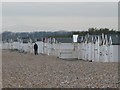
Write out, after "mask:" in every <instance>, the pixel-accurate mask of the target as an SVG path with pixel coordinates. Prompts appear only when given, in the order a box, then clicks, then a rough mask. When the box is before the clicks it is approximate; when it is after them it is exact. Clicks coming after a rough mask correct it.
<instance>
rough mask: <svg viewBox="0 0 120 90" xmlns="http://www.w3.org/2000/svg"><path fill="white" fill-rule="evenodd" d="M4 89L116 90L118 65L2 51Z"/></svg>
mask: <svg viewBox="0 0 120 90" xmlns="http://www.w3.org/2000/svg"><path fill="white" fill-rule="evenodd" d="M2 54H3V55H2V57H3V59H2V65H3V66H2V67H3V73H2V75H3V87H4V88H18V87H19V88H52V87H53V88H62V87H64V88H98V87H99V88H107V87H110V88H116V87H118V63H97V62H83V61H80V60H75V61H66V60H61V59H58V58H56V57H54V56H47V55H41V54H40V55H36V56H35V55H33V54H29V53H26V54H24V53H19V52H17V51H8V50H3V51H2Z"/></svg>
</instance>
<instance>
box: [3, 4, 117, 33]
mask: <svg viewBox="0 0 120 90" xmlns="http://www.w3.org/2000/svg"><path fill="white" fill-rule="evenodd" d="M117 4H118V3H117V2H116V3H115V2H111V3H110V2H103V3H102V2H90V3H89V2H85V3H82V2H77V3H73V2H66V3H65V2H63V3H62V2H58V3H55V2H50V3H49V2H45V3H43V2H38V3H35V2H31V3H30V2H26V3H25V2H23V3H22V2H19V3H18V2H17V3H15V2H13V3H12V2H10V3H9V2H4V3H3V4H2V19H3V20H2V21H3V22H2V24H3V25H2V26H3V28H2V29H3V31H6V30H7V31H14V32H21V31H22V32H31V31H56V30H77V31H78V30H87V29H88V28H91V27H97V28H110V29H116V30H117V28H118V27H117V26H118V25H117V22H118V18H117V15H118V6H117Z"/></svg>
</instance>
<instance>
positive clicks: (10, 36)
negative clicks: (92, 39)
mask: <svg viewBox="0 0 120 90" xmlns="http://www.w3.org/2000/svg"><path fill="white" fill-rule="evenodd" d="M88 33H89V34H102V33H105V34H112V33H120V31H115V30H113V29H112V30H110V29H108V28H100V29H97V28H89V29H88V31H63V30H61V31H56V32H44V31H41V32H16V33H15V32H9V31H5V32H3V33H2V40H3V41H4V40H7V39H13V40H16V39H18V38H20V39H30V38H31V39H41V38H44V37H56V38H59V37H64V38H68V37H72V35H73V34H78V35H80V36H83V35H86V34H88Z"/></svg>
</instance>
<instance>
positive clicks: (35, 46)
mask: <svg viewBox="0 0 120 90" xmlns="http://www.w3.org/2000/svg"><path fill="white" fill-rule="evenodd" d="M34 54H35V55H38V45H37V44H36V43H35V44H34Z"/></svg>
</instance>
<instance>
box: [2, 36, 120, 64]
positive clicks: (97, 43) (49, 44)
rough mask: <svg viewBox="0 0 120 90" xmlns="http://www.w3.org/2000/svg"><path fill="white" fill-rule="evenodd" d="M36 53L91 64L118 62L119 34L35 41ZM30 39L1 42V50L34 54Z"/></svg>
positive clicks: (119, 59) (119, 56)
mask: <svg viewBox="0 0 120 90" xmlns="http://www.w3.org/2000/svg"><path fill="white" fill-rule="evenodd" d="M36 43H37V45H38V47H39V48H38V53H39V54H40V53H42V54H47V55H54V56H57V57H58V58H61V59H69V60H76V59H78V60H84V61H92V62H119V61H120V54H119V53H120V34H101V35H89V34H87V35H85V36H78V35H73V38H44V39H43V40H42V41H37V40H36ZM33 46H34V43H33V41H32V39H27V40H24V39H18V40H17V41H13V40H9V42H2V49H17V50H19V51H20V52H29V53H31V54H33V53H34V49H33Z"/></svg>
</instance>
